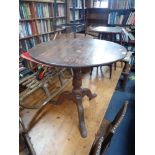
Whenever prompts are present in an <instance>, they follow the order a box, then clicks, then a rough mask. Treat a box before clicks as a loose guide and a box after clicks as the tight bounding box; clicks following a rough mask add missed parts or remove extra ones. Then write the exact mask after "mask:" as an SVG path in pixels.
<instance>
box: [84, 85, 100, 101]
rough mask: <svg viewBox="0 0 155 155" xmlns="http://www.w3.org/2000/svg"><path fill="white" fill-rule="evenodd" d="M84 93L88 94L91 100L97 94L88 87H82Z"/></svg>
mask: <svg viewBox="0 0 155 155" xmlns="http://www.w3.org/2000/svg"><path fill="white" fill-rule="evenodd" d="M82 95H83V96H85V95H86V96H87V97H88V98H89V100H91V99H93V98H94V97H96V96H97V95H96V94H95V93H92V92H91V91H90V89H88V88H83V89H82Z"/></svg>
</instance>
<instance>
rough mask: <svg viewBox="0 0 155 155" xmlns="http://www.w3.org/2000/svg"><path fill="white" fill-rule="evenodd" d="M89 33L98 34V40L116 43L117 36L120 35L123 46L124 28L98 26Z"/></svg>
mask: <svg viewBox="0 0 155 155" xmlns="http://www.w3.org/2000/svg"><path fill="white" fill-rule="evenodd" d="M89 31H92V32H96V33H98V39H104V40H109V41H113V42H115V41H116V40H115V36H116V35H117V34H118V35H119V38H120V44H122V27H107V26H97V27H94V28H92V29H90V30H89Z"/></svg>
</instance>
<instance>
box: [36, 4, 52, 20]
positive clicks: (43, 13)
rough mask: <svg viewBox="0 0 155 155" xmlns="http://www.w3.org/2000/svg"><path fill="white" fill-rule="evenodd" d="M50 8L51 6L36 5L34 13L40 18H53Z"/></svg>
mask: <svg viewBox="0 0 155 155" xmlns="http://www.w3.org/2000/svg"><path fill="white" fill-rule="evenodd" d="M49 7H50V5H48V4H44V3H36V5H35V8H34V13H35V14H36V15H37V17H38V18H43V17H51V16H52V15H51V14H50V11H49V10H50V8H49Z"/></svg>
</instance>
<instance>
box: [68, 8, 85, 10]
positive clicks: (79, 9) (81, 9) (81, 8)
mask: <svg viewBox="0 0 155 155" xmlns="http://www.w3.org/2000/svg"><path fill="white" fill-rule="evenodd" d="M70 9H71V10H73V7H70ZM84 9H86V8H84ZM75 10H82V8H75Z"/></svg>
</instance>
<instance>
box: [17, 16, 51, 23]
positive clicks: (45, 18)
mask: <svg viewBox="0 0 155 155" xmlns="http://www.w3.org/2000/svg"><path fill="white" fill-rule="evenodd" d="M53 18H54V17H42V18H31V19H20V20H19V21H20V22H25V21H33V20H48V19H53Z"/></svg>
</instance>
